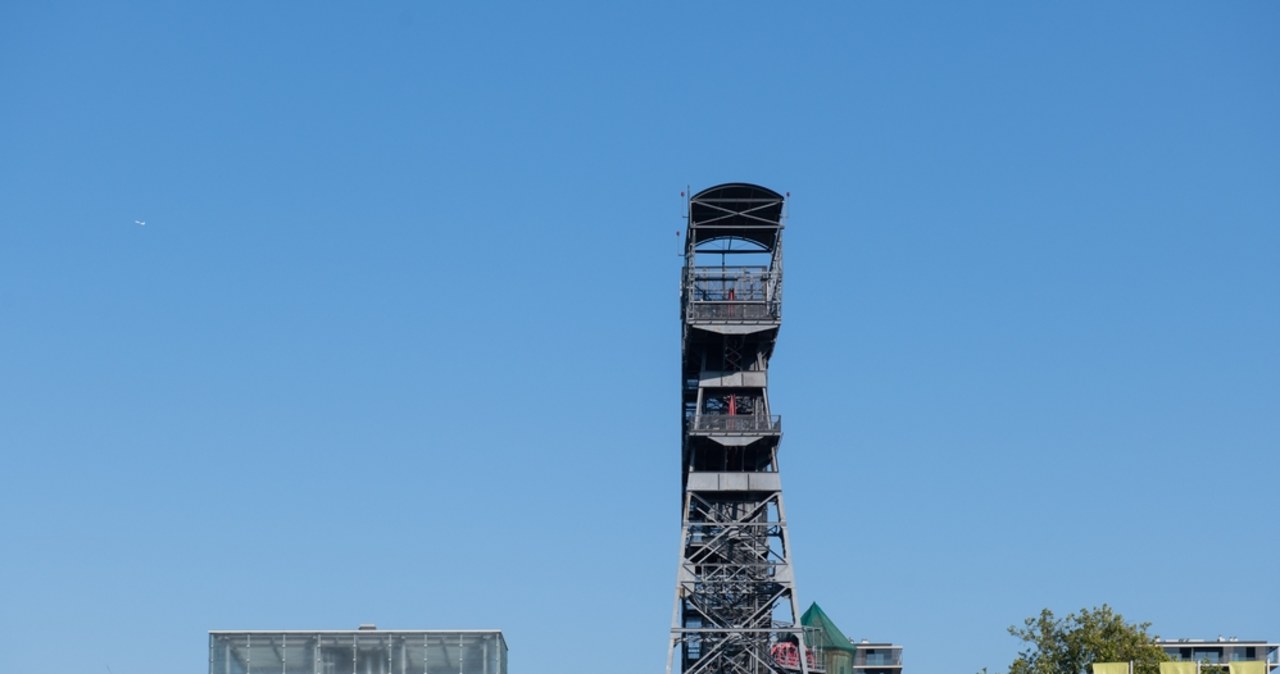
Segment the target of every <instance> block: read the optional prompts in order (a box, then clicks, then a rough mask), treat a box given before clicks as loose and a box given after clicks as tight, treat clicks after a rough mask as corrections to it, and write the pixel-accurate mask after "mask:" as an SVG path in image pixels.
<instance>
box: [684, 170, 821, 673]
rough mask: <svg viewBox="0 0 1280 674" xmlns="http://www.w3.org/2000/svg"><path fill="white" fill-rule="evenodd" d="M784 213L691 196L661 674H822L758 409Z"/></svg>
mask: <svg viewBox="0 0 1280 674" xmlns="http://www.w3.org/2000/svg"><path fill="white" fill-rule="evenodd" d="M783 201H784V198H783V196H782V195H780V194H778V193H777V192H774V191H772V190H769V189H766V188H763V187H760V186H757V185H749V184H745V183H731V184H725V185H718V186H716V187H712V188H709V189H706V190H703V191H702V192H699V193H698V194H695V195H693V196H691V197H689V202H688V206H689V216H688V217H689V223H688V229H687V234H686V237H685V265H684V272H683V283H682V292H681V318H682V321H683V338H682V372H681V375H682V376H681V382H682V386H681V402H682V413H683V434H682V440H683V448H682V452H681V484H682V487H683V498H682V502H681V508H682V509H681V536H680V562H679V566H678V570H677V576H676V593H675V606H674V608H673V615H672V625H671V642H670V650H669V653H668V659H667V673H668V674H673V672H676V671H678V672H681V673H682V674H702V673H706V674H730V673H732V674H765V673H768V672H784V671H799V672H801V673H802V674H808V673H809V672H813V671H820V667H821V662H822V658H821V657H815V654H814V653H813V650H812V649H811V648H806V646H805V644H806V643H810V644H811V643H813V640H811V639H806V638H805V633H804V628H802V627H801V625H800V622H799V619H800V613H799V611H798V609H797V604H796V596H795V580H794V577H793V575H792V570H791V557H790V545H789V543H788V539H787V525H786V515H785V510H784V508H783V502H782V482H781V479H780V474H779V470H778V444H779V442H780V440H781V438H782V422H781V419H780V418H779V417H778V416H776V415H773V414H772V413H771V410H770V408H769V395H768V371H769V357H770V356H771V355H772V354H773V348H774V343H775V341H776V340H777V336H778V328H779V326H780V324H781V318H782V229H783ZM800 653H804V654H805V657H800V656H799V654H800Z"/></svg>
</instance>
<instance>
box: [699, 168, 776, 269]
mask: <svg viewBox="0 0 1280 674" xmlns="http://www.w3.org/2000/svg"><path fill="white" fill-rule="evenodd" d="M785 200H786V198H785V197H783V196H782V195H781V194H778V193H777V192H774V191H773V190H771V189H769V188H767V187H761V186H759V185H752V184H750V183H725V184H723V185H716V186H715V187H708V188H707V189H705V190H702V191H701V192H698V193H697V194H695V195H693V196H691V197H689V227H688V231H687V232H686V238H685V246H686V254H687V255H689V256H692V255H693V254H695V253H716V254H726V253H728V254H732V253H756V254H759V253H773V252H775V251H777V249H778V248H779V247H780V245H781V243H782V238H781V237H782V221H783V202H784V201H785ZM738 243H741V244H745V245H740V246H738V248H736V249H735V248H734V245H735V244H738Z"/></svg>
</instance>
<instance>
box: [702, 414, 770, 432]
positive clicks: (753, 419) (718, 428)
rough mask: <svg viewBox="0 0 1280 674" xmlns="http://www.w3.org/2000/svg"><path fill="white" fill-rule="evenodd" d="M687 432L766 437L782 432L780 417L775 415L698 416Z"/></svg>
mask: <svg viewBox="0 0 1280 674" xmlns="http://www.w3.org/2000/svg"><path fill="white" fill-rule="evenodd" d="M689 430H690V431H691V432H693V433H733V434H742V435H768V434H772V433H781V432H782V417H781V416H779V415H776V414H775V415H773V416H765V415H758V416H757V415H735V414H699V415H697V416H695V417H694V418H693V419H692V420H691V422H690V424H689Z"/></svg>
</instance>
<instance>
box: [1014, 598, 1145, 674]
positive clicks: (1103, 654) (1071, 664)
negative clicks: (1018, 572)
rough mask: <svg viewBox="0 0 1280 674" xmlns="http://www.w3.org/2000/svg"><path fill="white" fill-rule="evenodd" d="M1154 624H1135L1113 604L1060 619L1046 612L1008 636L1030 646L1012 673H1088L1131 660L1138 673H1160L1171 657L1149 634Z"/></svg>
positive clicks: (1019, 653) (1022, 653)
mask: <svg viewBox="0 0 1280 674" xmlns="http://www.w3.org/2000/svg"><path fill="white" fill-rule="evenodd" d="M1150 626H1151V623H1138V624H1132V623H1128V622H1125V620H1124V617H1123V616H1121V615H1120V614H1119V613H1116V612H1115V611H1113V610H1112V609H1111V607H1110V606H1107V605H1106V604H1103V605H1102V607H1101V608H1093V609H1087V608H1086V609H1080V612H1079V613H1069V614H1067V617H1065V618H1057V617H1056V616H1054V615H1053V611H1050V610H1049V609H1044V610H1043V611H1041V612H1040V615H1039V616H1033V617H1030V618H1027V619H1026V620H1025V621H1023V626H1022V627H1018V626H1017V625H1014V626H1013V627H1010V628H1009V634H1012V635H1013V636H1015V637H1018V638H1019V639H1021V640H1022V641H1023V643H1024V644H1025V645H1026V647H1025V648H1024V649H1023V650H1021V651H1019V652H1018V659H1016V660H1014V661H1013V664H1012V665H1009V674H1090V670H1089V666H1090V665H1092V664H1093V663H1095V662H1130V661H1132V662H1133V671H1134V674H1159V671H1160V664H1159V663H1161V662H1163V661H1166V660H1168V659H1169V657H1168V656H1167V655H1165V654H1164V651H1162V650H1160V647H1159V646H1157V645H1156V639H1157V637H1156V636H1153V635H1150V634H1147V628H1148V627H1150Z"/></svg>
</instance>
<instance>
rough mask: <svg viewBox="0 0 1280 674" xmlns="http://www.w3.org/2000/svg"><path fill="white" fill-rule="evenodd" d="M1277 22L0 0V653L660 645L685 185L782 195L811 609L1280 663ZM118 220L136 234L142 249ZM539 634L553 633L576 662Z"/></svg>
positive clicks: (940, 664)
mask: <svg viewBox="0 0 1280 674" xmlns="http://www.w3.org/2000/svg"><path fill="white" fill-rule="evenodd" d="M1278 34H1280V7H1277V5H1275V4H1274V3H1266V2H1235V3H1204V2H1162V3H1125V4H1123V5H1121V4H1115V3H1106V4H1104V3H1012V2H1010V3H999V2H990V3H981V4H960V3H954V4H953V3H881V2H866V3H811V4H806V5H804V6H801V7H786V8H784V7H781V6H779V5H777V4H771V3H709V2H708V3H670V4H660V3H643V4H635V5H630V6H612V5H607V4H606V3H581V4H569V3H556V4H550V5H547V4H536V5H535V4H528V3H524V4H520V5H515V4H514V3H512V4H511V5H506V4H480V3H475V4H470V3H448V4H428V3H411V2H383V3H360V4H357V3H293V4H284V3H276V4H270V3H248V2H224V3H174V2H155V3H142V2H134V3H118V4H108V3H88V2H84V3H76V2H49V3H27V4H22V5H20V4H17V3H10V4H8V5H5V6H4V7H3V8H2V9H0V87H2V91H3V92H4V96H3V98H2V99H0V316H2V317H3V319H2V320H0V354H2V355H0V453H2V454H3V465H4V471H3V475H4V483H5V488H4V489H2V490H0V524H2V525H3V530H4V532H5V536H4V539H5V544H4V548H3V550H4V553H5V554H4V562H3V565H2V566H0V569H2V571H0V634H4V635H5V636H4V639H3V644H4V646H3V648H0V669H4V670H6V671H25V670H35V669H48V668H49V667H50V666H51V665H50V663H51V662H52V663H56V664H55V665H53V666H55V667H59V668H66V667H70V668H72V669H76V670H77V671H85V672H95V671H96V672H105V671H106V670H107V668H108V667H109V668H110V670H111V671H112V672H113V673H114V674H149V673H153V672H155V673H160V672H166V673H167V672H179V671H182V672H200V671H203V670H204V668H205V666H206V665H205V657H206V642H205V632H206V631H207V630H210V629H240V628H244V629H251V628H254V629H273V628H295V629H303V628H326V629H341V628H352V627H355V626H356V625H357V624H358V623H362V622H375V623H377V624H379V625H380V626H383V627H387V628H393V627H399V628H421V629H426V628H440V629H445V628H495V627H496V628H501V629H503V630H505V632H506V636H507V640H508V643H509V645H510V647H511V663H512V669H511V671H512V672H522V673H530V672H551V671H563V670H565V669H566V668H567V669H568V670H581V671H588V670H592V669H598V668H599V664H600V663H602V662H608V663H610V664H609V669H610V671H613V672H619V673H621V674H630V673H633V672H634V673H636V674H640V673H641V672H654V671H660V670H661V668H662V667H663V666H664V665H665V657H666V650H665V649H666V640H667V631H668V629H669V627H670V623H669V621H670V616H671V599H672V591H673V587H674V581H675V563H676V555H677V552H678V551H677V527H678V518H679V508H678V504H679V500H678V499H679V484H680V481H679V475H678V469H679V466H678V458H679V424H678V414H679V401H678V393H677V377H678V362H679V348H680V347H679V326H678V314H677V291H678V274H679V264H680V259H679V257H678V255H677V254H678V252H679V244H680V241H679V239H677V238H676V236H675V232H676V231H677V230H678V229H680V228H682V227H683V220H682V219H681V216H682V208H683V202H682V200H681V198H680V196H679V193H680V191H681V190H684V189H685V188H686V186H691V187H693V188H694V189H700V188H704V187H708V186H710V185H713V184H716V183H720V182H728V181H748V182H757V183H760V184H762V185H765V186H768V187H771V188H773V189H776V190H779V191H785V192H790V193H791V194H792V199H791V201H790V206H789V210H790V221H789V226H788V229H787V234H786V270H787V291H786V306H785V319H784V325H783V329H782V333H781V336H780V342H779V346H778V351H777V353H776V355H775V358H774V360H773V363H772V367H771V394H772V407H773V408H774V410H775V411H777V412H780V413H782V415H783V416H784V417H785V427H786V429H787V435H786V438H785V440H784V442H783V446H782V467H783V475H784V484H785V494H786V499H787V509H788V513H787V514H788V517H789V524H790V529H791V534H792V539H793V542H794V560H795V563H796V567H797V569H796V571H797V583H798V593H799V595H800V599H801V601H802V603H803V604H805V605H807V604H808V602H810V601H815V600H816V601H818V602H820V603H821V604H822V605H823V607H824V608H825V609H826V611H827V613H828V614H830V615H831V617H832V618H833V619H834V620H835V621H836V622H837V623H838V624H839V625H840V626H841V627H842V628H843V629H844V630H845V631H846V632H849V633H850V634H851V635H852V636H854V637H856V638H868V639H872V640H892V641H895V642H898V643H901V644H903V645H904V646H905V647H906V652H905V658H906V665H907V668H908V670H909V671H912V672H961V673H968V672H973V671H975V670H977V669H979V668H981V667H990V668H991V669H992V670H993V671H1003V670H1004V668H1005V667H1006V666H1007V665H1008V663H1009V661H1010V660H1012V658H1013V657H1014V655H1015V654H1016V651H1017V644H1016V642H1015V641H1014V640H1013V639H1012V638H1011V637H1009V636H1008V635H1007V634H1006V633H1005V631H1004V630H1005V628H1006V627H1007V626H1008V625H1010V624H1013V623H1016V622H1019V621H1020V620H1021V619H1022V618H1023V617H1025V616H1029V615H1032V614H1035V613H1036V612H1038V611H1039V610H1040V609H1041V608H1044V607H1049V608H1053V609H1054V610H1055V611H1058V612H1061V613H1065V612H1067V611H1070V610H1073V609H1078V608H1080V607H1083V606H1093V605H1098V604H1101V603H1103V602H1108V603H1110V604H1111V605H1112V606H1114V607H1115V608H1116V609H1117V610H1119V611H1120V612H1122V613H1123V614H1125V616H1126V617H1128V618H1131V619H1134V620H1144V621H1147V620H1149V621H1151V622H1152V623H1153V631H1155V632H1157V633H1159V634H1161V635H1164V636H1168V637H1199V638H1213V637H1216V636H1217V635H1218V634H1226V635H1238V636H1240V637H1241V638H1268V639H1271V640H1276V639H1280V619H1278V618H1277V617H1276V613H1275V606H1276V605H1277V602H1280V574H1278V573H1276V568H1277V564H1278V562H1277V558H1278V557H1280V544H1278V543H1277V537H1276V535H1275V527H1276V522H1277V514H1278V513H1280V503H1278V501H1277V496H1276V487H1275V484H1276V482H1275V465H1276V464H1275V461H1276V455H1277V452H1276V450H1277V440H1278V438H1280V346H1277V345H1280V264H1277V260H1278V256H1280V189H1278V187H1277V186H1280V127H1278V126H1277V124H1276V120H1277V119H1280V93H1278V90H1277V87H1276V83H1277V82H1280V40H1277V39H1276V36H1277V35H1278ZM135 220H142V221H145V222H146V225H145V226H139V225H137V224H135ZM566 644H571V645H572V648H571V650H572V651H574V652H575V653H576V655H577V658H578V659H575V660H574V661H572V662H566V661H565V657H564V653H565V652H566Z"/></svg>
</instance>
